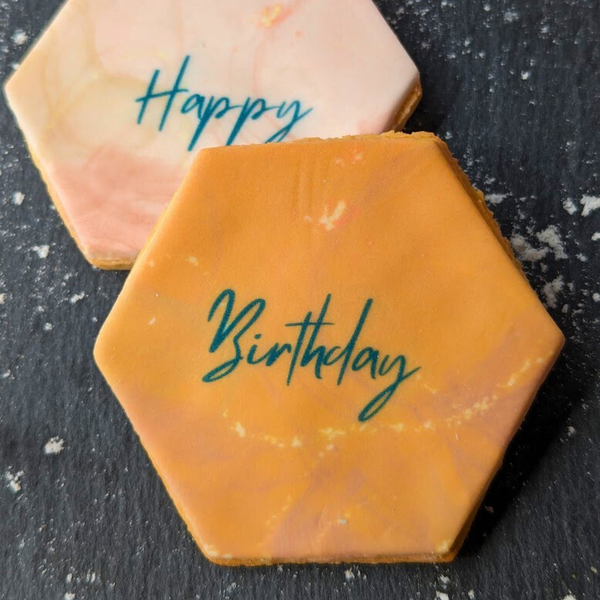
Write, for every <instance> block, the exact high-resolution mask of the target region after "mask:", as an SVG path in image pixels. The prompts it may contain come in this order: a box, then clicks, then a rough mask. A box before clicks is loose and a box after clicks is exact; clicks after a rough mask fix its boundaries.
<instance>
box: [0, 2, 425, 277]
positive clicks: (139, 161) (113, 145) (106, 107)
mask: <svg viewBox="0 0 600 600" xmlns="http://www.w3.org/2000/svg"><path fill="white" fill-rule="evenodd" d="M418 82H419V76H418V72H417V69H416V67H415V65H414V64H413V62H412V61H411V59H410V58H409V56H408V55H407V53H406V52H405V50H404V49H403V48H402V46H401V44H400V43H399V42H398V40H397V39H396V37H395V35H394V33H393V32H392V30H391V29H390V28H389V27H388V25H387V24H386V22H385V21H384V19H383V18H382V16H381V15H380V14H379V12H378V10H377V8H376V7H375V5H374V4H373V3H372V2H371V0H327V1H326V2H323V1H322V0H288V1H282V2H277V3H272V2H266V1H265V0H219V1H218V2H215V1H214V0H128V1H127V2H123V1H119V0H69V1H68V2H67V3H66V4H65V6H64V7H63V9H62V10H61V12H60V13H59V14H58V15H57V17H56V18H55V20H54V21H53V22H52V24H51V25H50V27H49V28H48V30H47V31H46V33H45V34H44V35H43V36H42V37H41V39H40V40H39V42H38V43H37V44H36V45H35V47H34V48H33V50H32V51H31V52H30V54H29V55H28V56H27V57H26V59H25V60H24V62H23V64H22V65H21V66H20V68H19V69H18V70H17V72H16V73H15V74H14V75H13V77H12V78H11V80H10V81H9V82H8V84H7V86H6V93H7V97H8V100H9V103H10V105H11V107H12V109H13V111H14V112H15V114H16V116H17V119H18V121H19V124H20V126H21V128H22V129H23V132H24V134H25V137H26V139H27V142H28V144H29V146H30V149H31V152H32V154H33V155H34V157H35V159H36V161H37V164H38V165H39V167H40V170H41V172H42V174H43V176H44V179H45V180H46V182H47V184H48V187H49V189H50V190H51V193H52V195H53V197H54V200H55V202H56V203H57V205H58V208H59V210H60V212H61V214H62V216H63V218H64V219H65V221H66V223H67V225H68V227H69V229H70V230H71V232H72V234H73V235H74V237H75V239H76V240H77V242H78V244H79V245H80V247H81V249H82V251H83V252H84V254H85V255H86V257H87V258H88V259H89V260H90V261H92V262H94V263H95V264H99V265H100V266H111V265H113V266H115V265H116V266H126V265H130V264H131V263H132V262H133V261H134V260H135V258H136V256H137V254H138V252H139V250H140V249H141V248H142V246H143V244H144V242H145V241H146V239H147V237H148V235H149V233H150V231H151V229H152V227H153V226H154V224H155V223H156V221H157V219H158V217H159V215H160V214H161V212H162V211H163V209H164V208H165V206H166V205H167V203H168V202H169V200H170V199H171V197H172V195H173V193H174V192H175V191H176V189H177V187H178V185H179V183H180V182H181V180H182V178H183V175H184V173H185V171H186V169H187V167H188V166H189V164H190V163H191V161H192V158H193V156H194V155H195V153H196V152H197V151H198V150H200V149H201V148H205V147H211V146H220V145H225V144H253V143H261V142H267V141H282V140H294V139H298V138H302V137H306V136H319V137H330V136H340V135H345V134H356V133H379V132H382V131H384V130H386V129H389V128H391V127H392V126H394V124H395V123H394V121H395V118H396V116H397V114H398V111H399V109H401V108H402V107H403V106H406V105H407V103H409V105H410V106H409V108H411V107H412V106H413V105H414V103H415V102H416V100H418V97H416V98H415V93H416V92H415V90H417V88H418V85H419V83H418ZM418 89H420V88H418ZM407 116H408V115H406V114H405V115H404V118H406V117H407Z"/></svg>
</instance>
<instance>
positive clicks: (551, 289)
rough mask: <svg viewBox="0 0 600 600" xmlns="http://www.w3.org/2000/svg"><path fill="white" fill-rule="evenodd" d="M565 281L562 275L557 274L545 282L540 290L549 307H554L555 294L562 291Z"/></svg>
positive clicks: (555, 303)
mask: <svg viewBox="0 0 600 600" xmlns="http://www.w3.org/2000/svg"><path fill="white" fill-rule="evenodd" d="M564 285H565V283H564V280H563V278H562V275H559V276H558V277H557V278H556V279H555V280H554V281H551V282H550V283H547V284H546V285H545V286H544V288H543V290H542V292H543V294H544V297H545V298H546V303H547V304H548V306H549V307H550V308H556V305H557V302H558V300H557V296H558V294H559V293H560V292H561V291H562V289H563V287H564Z"/></svg>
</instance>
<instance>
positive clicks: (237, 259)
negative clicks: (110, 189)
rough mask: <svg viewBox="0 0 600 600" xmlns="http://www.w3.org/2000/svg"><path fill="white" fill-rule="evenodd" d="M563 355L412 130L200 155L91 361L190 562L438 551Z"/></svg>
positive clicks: (374, 558)
mask: <svg viewBox="0 0 600 600" xmlns="http://www.w3.org/2000/svg"><path fill="white" fill-rule="evenodd" d="M562 344H563V336H562V334H561V332H560V331H559V330H558V328H557V327H556V325H555V324H554V322H553V321H552V319H551V318H550V317H549V316H548V314H547V313H546V311H545V310H544V307H543V306H542V305H541V303H540V302H539V300H538V298H537V297H536V295H535V293H534V292H533V291H532V289H531V288H530V286H529V285H528V283H527V281H526V279H525V277H524V276H523V274H522V273H521V272H520V270H519V268H518V265H517V264H516V263H515V260H514V258H513V256H512V254H511V252H510V249H509V247H508V245H507V244H506V242H505V241H504V240H503V239H502V238H501V236H500V234H499V230H498V228H497V226H496V225H495V223H494V221H493V219H492V217H491V215H490V213H489V212H488V211H487V209H486V208H485V203H484V201H483V197H482V195H481V194H479V193H478V192H476V191H475V190H474V189H473V188H472V187H471V186H470V184H469V183H468V181H467V179H466V177H465V176H464V174H463V173H462V172H461V171H460V170H459V168H458V166H457V164H456V162H455V161H454V160H453V159H452V157H451V156H450V154H449V152H448V150H447V148H446V146H445V145H444V144H443V143H442V142H441V141H440V140H438V139H437V138H436V137H434V136H432V135H429V134H415V135H412V136H407V135H402V134H396V135H386V136H379V137H377V136H366V137H357V138H345V139H338V140H326V141H321V140H307V141H303V142H302V141H301V142H295V143H291V144H282V145H278V146H246V147H234V148H216V149H211V150H205V151H203V152H201V153H200V154H199V156H198V158H197V159H196V160H195V162H194V164H193V166H192V168H191V170H190V171H189V173H188V175H187V177H186V179H185V181H184V183H183V186H182V187H181V189H180V190H179V192H178V193H177V194H176V196H175V198H174V200H173V202H172V203H171V205H170V207H169V209H168V210H167V212H166V213H165V215H164V217H163V218H162V220H161V223H160V225H159V227H158V229H157V231H156V232H155V234H154V235H153V237H152V238H151V240H150V242H149V244H148V245H147V247H146V248H145V250H144V251H143V253H142V255H141V257H140V259H139V261H138V263H137V264H136V265H135V267H134V270H133V271H132V273H131V276H130V277H129V279H128V280H127V282H126V284H125V288H124V290H123V292H122V294H121V296H120V297H119V299H118V301H117V303H116V305H115V307H114V309H113V311H112V312H111V314H110V316H109V318H108V320H107V322H106V324H105V325H104V328H103V329H102V332H101V334H100V337H99V340H98V343H97V346H96V350H95V356H96V360H97V362H98V364H99V366H100V368H101V370H102V372H103V373H104V375H105V376H106V378H107V380H108V382H109V384H110V385H111V387H112V389H113V390H114V392H115V394H116V395H117V397H118V398H119V400H120V402H121V403H122V405H123V407H124V408H125V411H126V412H127V414H128V416H129V417H130V419H131V421H132V422H133V425H134V427H135V429H136V431H137V432H138V433H139V435H140V438H141V441H142V443H143V444H144V446H145V447H146V449H147V451H148V454H149V455H150V457H151V459H152V462H153V463H154V465H155V466H156V468H157V469H158V471H159V473H160V475H161V477H162V479H163V481H164V483H165V485H166V487H167V489H168V491H169V493H170V494H171V496H172V498H173V500H174V502H175V504H176V506H177V508H178V509H179V511H180V512H181V514H182V516H183V518H184V519H185V521H186V522H187V524H188V526H189V529H190V531H191V533H192V535H193V536H194V538H195V539H196V541H197V542H198V544H199V546H200V547H201V549H202V551H203V552H204V553H205V555H206V556H207V557H208V558H209V559H211V560H213V561H215V562H218V563H223V564H262V563H273V562H308V561H316V562H339V561H365V562H380V561H436V560H449V559H451V558H453V557H454V556H455V554H456V553H457V551H458V549H459V547H460V544H461V542H462V540H463V538H464V536H465V534H466V531H467V528H468V526H469V524H470V521H471V519H472V517H473V515H474V512H475V510H476V509H477V507H478V505H479V503H480V502H481V500H482V497H483V494H484V492H485V490H486V488H487V487H488V484H489V483H490V480H491V478H492V477H493V475H494V474H495V472H496V470H497V469H498V467H499V465H500V462H501V460H502V457H503V454H504V452H505V450H506V447H507V445H508V443H509V441H510V439H511V438H512V436H513V434H514V432H515V430H516V429H517V427H518V426H519V424H520V422H521V420H522V418H523V416H524V414H525V412H526V411H527V409H528V407H529V405H530V404H531V402H532V399H533V397H534V394H535V393H536V391H537V389H538V387H539V385H540V384H541V382H542V381H543V379H544V378H545V376H546V374H547V373H548V371H549V369H550V368H551V366H552V364H553V362H554V361H555V359H556V357H557V355H558V353H559V351H560V349H561V347H562Z"/></svg>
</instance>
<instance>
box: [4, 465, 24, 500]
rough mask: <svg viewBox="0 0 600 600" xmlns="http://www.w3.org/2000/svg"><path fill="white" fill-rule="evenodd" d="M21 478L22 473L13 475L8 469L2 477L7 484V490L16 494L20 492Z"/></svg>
mask: <svg viewBox="0 0 600 600" xmlns="http://www.w3.org/2000/svg"><path fill="white" fill-rule="evenodd" d="M22 477H23V471H18V472H17V473H13V472H12V471H11V470H10V469H9V470H8V471H7V472H6V474H5V475H4V478H5V479H6V481H7V483H8V489H9V490H10V491H11V492H12V493H13V494H17V493H18V492H20V491H21V479H22Z"/></svg>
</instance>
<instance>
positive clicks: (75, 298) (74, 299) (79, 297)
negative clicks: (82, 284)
mask: <svg viewBox="0 0 600 600" xmlns="http://www.w3.org/2000/svg"><path fill="white" fill-rule="evenodd" d="M84 298H85V292H80V293H79V294H73V296H71V297H70V298H69V302H70V303H71V304H77V302H79V301H80V300H83V299H84Z"/></svg>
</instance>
